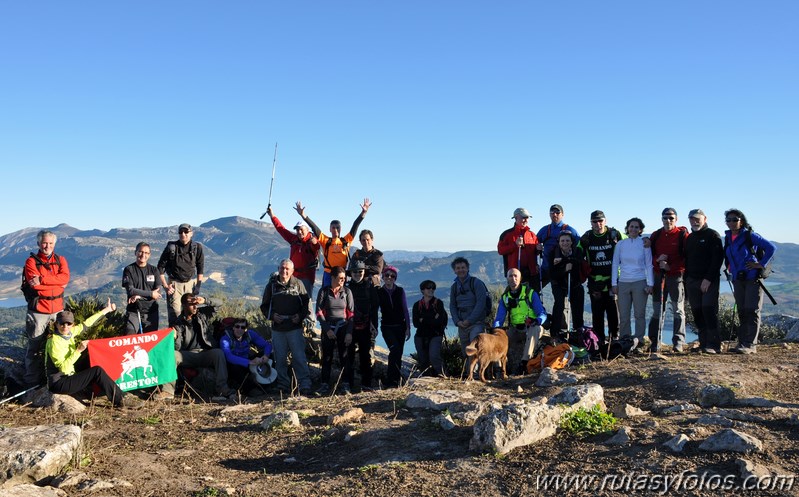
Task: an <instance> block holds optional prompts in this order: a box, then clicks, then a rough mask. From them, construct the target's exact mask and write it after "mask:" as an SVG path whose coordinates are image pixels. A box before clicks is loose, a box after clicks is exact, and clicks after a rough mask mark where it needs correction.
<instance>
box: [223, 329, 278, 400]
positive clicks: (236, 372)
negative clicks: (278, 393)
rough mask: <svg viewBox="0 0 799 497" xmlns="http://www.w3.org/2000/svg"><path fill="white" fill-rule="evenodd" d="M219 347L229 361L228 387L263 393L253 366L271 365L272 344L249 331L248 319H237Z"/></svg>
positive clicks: (244, 391) (241, 390)
mask: <svg viewBox="0 0 799 497" xmlns="http://www.w3.org/2000/svg"><path fill="white" fill-rule="evenodd" d="M219 347H220V348H221V349H222V352H223V353H224V354H225V360H226V361H227V375H228V385H230V386H232V387H233V388H235V389H236V390H238V391H239V392H241V393H245V394H251V393H258V391H259V390H261V391H262V389H261V387H260V386H259V382H258V381H257V380H256V378H255V376H254V373H252V372H251V366H256V367H257V366H261V365H263V364H268V363H269V355H270V354H271V353H272V344H271V343H269V342H268V341H267V340H266V339H265V338H264V337H262V336H261V335H259V334H258V333H256V332H255V331H253V330H248V329H247V320H246V319H243V318H242V319H236V320H235V322H234V324H233V326H232V327H230V328H227V329H226V330H225V333H224V335H222V338H220V339H219Z"/></svg>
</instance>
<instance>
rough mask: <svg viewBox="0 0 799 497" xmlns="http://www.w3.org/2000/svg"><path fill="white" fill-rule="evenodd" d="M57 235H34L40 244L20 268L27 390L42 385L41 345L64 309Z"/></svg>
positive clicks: (64, 277) (63, 263)
mask: <svg viewBox="0 0 799 497" xmlns="http://www.w3.org/2000/svg"><path fill="white" fill-rule="evenodd" d="M56 239H57V237H56V235H55V233H53V232H52V231H47V230H42V231H40V232H39V234H38V235H36V242H37V244H38V245H39V252H38V253H37V254H35V255H34V254H33V253H31V255H30V257H28V259H27V260H26V261H25V268H24V269H23V283H22V286H23V293H24V294H25V300H27V301H28V314H27V316H26V317H25V332H26V334H27V336H28V348H27V351H26V353H25V376H24V378H23V381H24V382H25V384H26V386H27V387H34V386H36V385H42V384H43V382H44V344H45V343H46V341H47V334H46V333H45V331H46V330H47V327H48V325H49V324H50V321H55V319H56V315H57V314H58V313H59V312H61V311H63V310H64V289H65V288H66V287H67V284H68V283H69V266H68V265H67V260H66V259H65V258H64V257H61V256H60V255H57V254H56V253H55V243H56Z"/></svg>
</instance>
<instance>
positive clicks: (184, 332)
mask: <svg viewBox="0 0 799 497" xmlns="http://www.w3.org/2000/svg"><path fill="white" fill-rule="evenodd" d="M180 301H181V304H182V306H183V309H182V311H181V313H180V316H178V318H177V321H176V322H175V324H174V326H173V327H172V328H173V329H174V330H175V365H176V366H177V367H180V366H181V365H183V366H188V367H192V368H196V367H210V368H211V369H213V370H214V385H215V388H216V393H217V394H218V396H219V397H226V398H229V397H231V396H233V394H235V393H236V391H235V390H233V389H231V388H230V387H229V386H227V363H226V361H225V354H224V352H222V349H219V348H217V342H216V340H215V339H214V336H213V327H212V326H211V318H212V317H213V315H214V306H213V304H212V303H211V302H210V301H209V300H208V299H206V298H205V297H200V296H199V295H195V294H194V293H192V292H188V293H184V294H183V296H182V297H181V298H180ZM199 306H202V307H199ZM174 397H175V383H174V382H172V383H165V384H164V385H163V389H162V391H161V392H159V393H157V394H156V395H155V398H156V399H160V400H170V399H172V398H174Z"/></svg>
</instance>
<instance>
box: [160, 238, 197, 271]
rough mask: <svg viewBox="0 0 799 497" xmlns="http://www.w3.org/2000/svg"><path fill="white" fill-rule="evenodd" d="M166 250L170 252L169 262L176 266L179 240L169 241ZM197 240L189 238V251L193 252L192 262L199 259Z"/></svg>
mask: <svg viewBox="0 0 799 497" xmlns="http://www.w3.org/2000/svg"><path fill="white" fill-rule="evenodd" d="M165 250H166V252H167V253H168V254H169V264H171V265H172V267H174V265H175V262H176V261H177V258H178V248H177V242H167V244H166V249H165ZM197 250H198V249H197V242H195V241H192V240H189V253H190V254H191V260H192V264H193V263H194V262H196V261H197Z"/></svg>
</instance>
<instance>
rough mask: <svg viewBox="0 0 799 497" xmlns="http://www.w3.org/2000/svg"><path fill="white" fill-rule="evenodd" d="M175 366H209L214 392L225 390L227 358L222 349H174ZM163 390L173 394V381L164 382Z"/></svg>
mask: <svg viewBox="0 0 799 497" xmlns="http://www.w3.org/2000/svg"><path fill="white" fill-rule="evenodd" d="M175 366H176V367H180V366H188V367H190V368H211V369H213V370H214V388H215V389H216V393H218V394H221V393H224V392H226V391H227V390H228V389H229V387H228V386H227V360H226V359H225V353H224V352H222V349H209V350H176V351H175ZM163 390H164V392H167V393H171V394H174V393H175V382H171V383H165V384H164V386H163Z"/></svg>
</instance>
